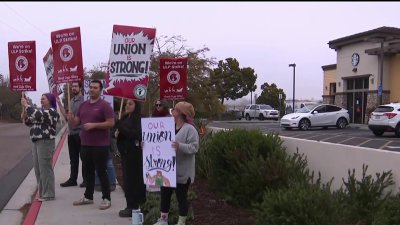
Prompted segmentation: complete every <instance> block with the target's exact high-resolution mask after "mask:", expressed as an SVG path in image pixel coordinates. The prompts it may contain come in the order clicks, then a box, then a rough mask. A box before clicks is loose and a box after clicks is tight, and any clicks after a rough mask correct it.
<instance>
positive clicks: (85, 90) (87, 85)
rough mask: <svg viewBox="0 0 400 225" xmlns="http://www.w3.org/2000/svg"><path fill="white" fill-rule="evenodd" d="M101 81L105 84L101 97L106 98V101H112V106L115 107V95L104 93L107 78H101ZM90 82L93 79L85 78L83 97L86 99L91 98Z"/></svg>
mask: <svg viewBox="0 0 400 225" xmlns="http://www.w3.org/2000/svg"><path fill="white" fill-rule="evenodd" d="M100 81H101V83H102V84H103V91H102V92H101V95H100V97H101V99H103V100H105V101H106V102H108V103H110V106H111V108H112V109H114V97H113V96H110V95H105V94H104V88H105V86H106V80H100ZM90 82H91V80H84V85H83V87H84V93H83V97H84V99H85V101H86V100H89V99H90V96H89V85H90Z"/></svg>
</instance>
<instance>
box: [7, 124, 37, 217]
mask: <svg viewBox="0 0 400 225" xmlns="http://www.w3.org/2000/svg"><path fill="white" fill-rule="evenodd" d="M31 145H32V142H31V141H30V138H29V128H28V127H26V126H25V125H23V124H22V123H3V122H0V159H1V163H0V211H1V210H3V208H4V207H5V206H6V204H7V202H8V201H9V200H10V198H11V197H12V195H13V194H14V192H15V191H16V190H17V188H18V187H19V185H20V184H21V183H22V181H23V180H24V179H25V177H26V176H27V175H28V173H29V171H30V170H31V169H32V153H31Z"/></svg>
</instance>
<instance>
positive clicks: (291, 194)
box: [255, 181, 339, 225]
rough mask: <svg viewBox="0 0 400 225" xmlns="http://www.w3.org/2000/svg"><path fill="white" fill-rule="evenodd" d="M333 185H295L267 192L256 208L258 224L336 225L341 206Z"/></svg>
mask: <svg viewBox="0 0 400 225" xmlns="http://www.w3.org/2000/svg"><path fill="white" fill-rule="evenodd" d="M330 185H331V182H329V183H327V184H325V185H320V183H319V181H318V182H317V183H315V184H306V183H293V184H292V185H290V187H289V188H282V189H277V190H270V191H266V192H265V194H264V197H263V201H262V203H260V204H259V205H257V206H256V208H255V213H256V225H322V224H323V225H335V224H337V223H336V222H337V221H338V220H339V211H338V209H339V207H338V202H337V201H336V199H335V198H334V197H333V195H332V194H331V192H330Z"/></svg>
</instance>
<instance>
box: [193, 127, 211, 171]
mask: <svg viewBox="0 0 400 225" xmlns="http://www.w3.org/2000/svg"><path fill="white" fill-rule="evenodd" d="M212 136H213V132H212V131H210V132H206V134H205V135H204V136H203V137H202V138H201V139H200V147H199V152H198V153H197V154H196V176H199V177H202V178H206V179H208V178H209V177H210V170H211V157H210V151H204V150H205V149H206V148H207V146H209V145H210V142H211V141H212Z"/></svg>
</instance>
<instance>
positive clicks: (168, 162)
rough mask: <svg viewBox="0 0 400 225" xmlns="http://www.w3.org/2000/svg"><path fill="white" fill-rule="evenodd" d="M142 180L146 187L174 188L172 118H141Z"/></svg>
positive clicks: (173, 127)
mask: <svg viewBox="0 0 400 225" xmlns="http://www.w3.org/2000/svg"><path fill="white" fill-rule="evenodd" d="M142 133H143V137H142V138H143V179H144V181H145V184H146V185H150V186H153V185H157V186H165V187H176V153H175V149H173V148H172V142H173V141H175V122H174V118H173V117H153V118H142Z"/></svg>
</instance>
